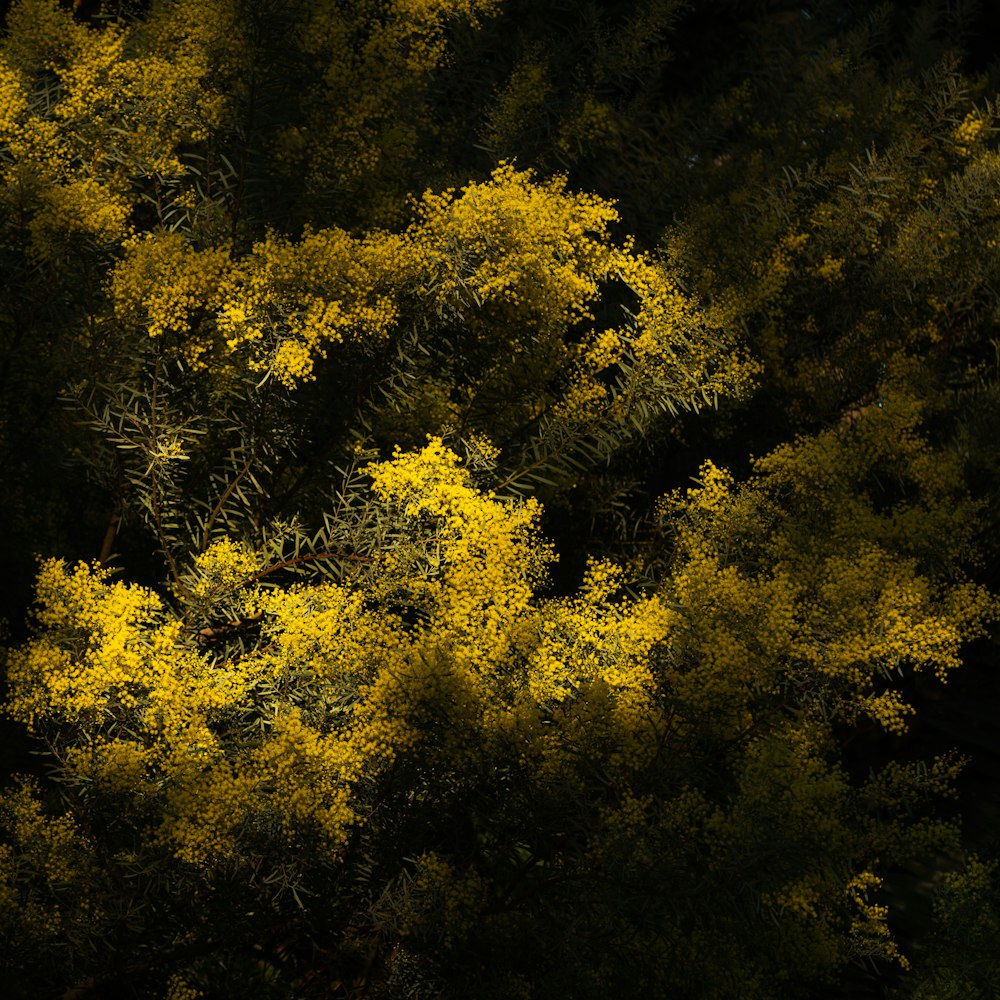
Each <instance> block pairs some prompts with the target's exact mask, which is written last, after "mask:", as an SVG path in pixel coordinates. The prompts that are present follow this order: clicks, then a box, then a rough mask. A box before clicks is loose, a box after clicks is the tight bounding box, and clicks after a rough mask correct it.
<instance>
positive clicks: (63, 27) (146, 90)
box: [0, 0, 224, 258]
mask: <svg viewBox="0 0 1000 1000" xmlns="http://www.w3.org/2000/svg"><path fill="white" fill-rule="evenodd" d="M166 6H167V5H164V7H166ZM182 6H183V5H182ZM186 6H190V5H186ZM158 10H159V13H158V16H157V17H155V18H154V19H153V20H154V21H155V22H156V24H157V25H158V30H159V31H160V34H161V35H164V32H165V35H164V37H166V38H169V44H165V45H163V46H162V47H159V48H157V47H155V46H154V48H152V49H150V48H149V45H151V44H152V43H153V41H154V40H153V39H152V38H149V37H147V34H148V33H149V32H151V31H153V29H152V28H150V27H148V26H146V27H143V28H138V29H127V28H123V27H121V26H119V25H116V24H114V23H111V24H108V25H105V26H103V27H102V29H101V30H100V31H93V30H90V29H89V28H88V27H87V26H85V25H83V24H77V23H75V21H74V20H73V17H72V14H71V12H70V11H66V10H61V9H60V5H59V4H58V3H56V2H54V0H24V2H22V3H19V4H17V5H16V7H15V8H14V9H13V11H12V12H11V17H10V23H9V26H8V27H9V34H8V37H7V38H6V39H5V41H4V44H3V48H2V50H0V108H2V111H0V162H4V166H5V167H6V168H7V169H6V170H5V171H4V184H3V185H2V186H0V198H3V199H8V200H13V199H20V203H21V204H22V205H24V204H27V205H29V206H30V207H31V211H30V217H29V224H30V231H31V233H32V237H33V247H34V250H35V253H36V254H37V255H39V256H41V257H43V258H46V257H51V256H53V255H57V254H58V253H60V252H61V251H62V250H63V249H64V246H65V243H66V241H67V240H68V239H70V238H72V237H73V235H74V234H76V235H77V236H79V235H83V236H86V237H88V238H90V239H92V240H93V241H95V242H96V243H97V244H98V245H101V246H107V245H108V244H113V243H116V242H119V241H121V240H123V239H125V238H126V237H127V236H128V235H129V232H130V227H129V223H128V220H129V217H130V215H131V212H132V209H133V208H134V207H135V206H136V204H137V203H138V201H139V199H140V198H141V195H142V179H144V178H152V177H158V178H167V177H178V176H180V175H183V174H184V173H185V172H186V171H187V167H186V165H185V164H184V162H183V161H182V157H181V152H180V150H181V148H182V147H183V146H185V145H190V144H192V143H196V142H198V141H200V140H203V139H205V138H206V137H207V135H208V134H209V131H210V130H211V129H213V128H215V127H216V126H217V125H218V124H219V122H220V121H221V117H222V114H223V110H224V100H223V97H222V95H221V93H220V92H219V91H218V90H216V89H213V87H212V86H210V85H209V83H208V72H209V65H210V63H209V57H208V53H209V50H210V49H211V48H212V46H211V44H210V43H207V44H206V39H205V37H204V36H203V35H199V32H200V31H206V30H208V31H210V30H213V29H212V28H211V25H212V24H214V25H215V28H214V30H216V31H217V30H218V22H217V20H213V22H205V23H202V24H200V25H198V27H197V30H196V27H195V25H193V24H191V23H187V22H183V21H182V20H181V19H171V17H170V16H169V15H167V16H164V13H163V7H161V8H159V9H158ZM153 34H155V31H153ZM168 53H169V54H168ZM45 74H48V75H49V77H50V78H52V77H54V78H55V80H56V81H57V84H58V86H57V89H56V90H55V91H54V92H53V91H52V90H51V89H50V90H45V89H44V88H45V87H46V83H45V78H44V77H45ZM53 96H54V99H53ZM26 196H28V197H27V198H26Z"/></svg>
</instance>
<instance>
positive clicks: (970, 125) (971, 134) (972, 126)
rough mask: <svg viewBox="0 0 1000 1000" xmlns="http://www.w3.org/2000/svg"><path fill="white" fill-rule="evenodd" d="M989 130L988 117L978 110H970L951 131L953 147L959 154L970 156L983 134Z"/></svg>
mask: <svg viewBox="0 0 1000 1000" xmlns="http://www.w3.org/2000/svg"><path fill="white" fill-rule="evenodd" d="M990 131H991V128H990V121H989V119H987V118H985V117H984V116H983V114H982V113H981V112H979V111H975V110H974V111H970V112H969V113H968V114H967V115H966V116H965V117H964V118H963V119H962V121H961V123H960V124H959V125H958V126H957V127H956V128H955V131H954V132H953V133H952V140H953V141H954V143H955V149H956V150H957V152H958V153H959V154H960V155H961V156H971V155H972V152H973V149H974V148H975V147H976V145H977V144H978V143H979V142H980V140H981V139H982V138H983V137H984V134H985V133H988V132H990Z"/></svg>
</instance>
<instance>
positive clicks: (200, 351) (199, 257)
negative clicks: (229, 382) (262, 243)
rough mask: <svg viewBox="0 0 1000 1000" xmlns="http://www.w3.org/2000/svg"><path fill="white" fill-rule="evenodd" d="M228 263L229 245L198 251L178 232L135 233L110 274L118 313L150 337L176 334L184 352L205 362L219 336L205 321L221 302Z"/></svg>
mask: <svg viewBox="0 0 1000 1000" xmlns="http://www.w3.org/2000/svg"><path fill="white" fill-rule="evenodd" d="M230 267H231V265H230V259H229V250H228V248H227V247H225V246H223V247H214V248H210V249H207V250H196V249H195V248H194V247H193V246H191V245H190V244H189V243H188V242H187V241H186V240H185V239H184V237H183V236H182V235H180V234H179V233H165V232H160V233H152V234H146V235H144V236H137V237H134V238H132V239H131V240H129V241H128V242H127V243H126V244H125V256H124V257H123V259H122V260H121V261H120V262H119V263H118V264H117V265H116V266H115V268H114V270H113V271H112V273H111V294H112V297H113V300H114V308H115V315H116V316H117V317H118V319H119V320H120V321H121V322H122V323H125V324H128V325H130V326H138V327H140V328H141V329H144V330H145V331H146V332H147V333H148V334H149V336H150V337H165V336H167V335H168V334H169V335H172V336H173V337H176V338H177V350H178V353H179V354H180V355H181V357H183V358H184V359H185V360H186V361H188V362H189V363H191V364H192V365H194V366H196V367H197V366H204V365H205V364H206V363H207V362H206V356H207V355H209V354H210V353H211V352H212V351H213V350H214V349H215V347H216V346H217V344H216V339H217V338H216V337H215V336H213V332H212V330H211V326H210V325H208V324H205V323H203V322H202V321H201V320H202V318H203V316H204V315H205V314H206V313H207V314H209V315H210V314H211V313H213V312H214V311H215V310H217V309H219V308H220V307H221V306H222V303H223V295H224V288H225V279H226V278H227V276H228V273H229V270H230Z"/></svg>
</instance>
